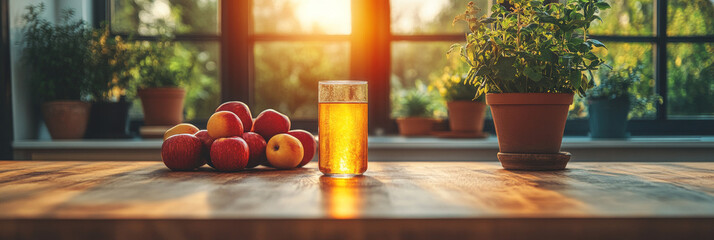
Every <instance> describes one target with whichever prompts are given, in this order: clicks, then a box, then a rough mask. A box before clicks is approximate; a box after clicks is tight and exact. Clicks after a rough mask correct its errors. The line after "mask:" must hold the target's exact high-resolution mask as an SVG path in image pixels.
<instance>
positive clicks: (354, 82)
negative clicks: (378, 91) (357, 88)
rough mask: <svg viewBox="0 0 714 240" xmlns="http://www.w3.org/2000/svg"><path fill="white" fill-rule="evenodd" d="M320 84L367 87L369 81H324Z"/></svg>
mask: <svg viewBox="0 0 714 240" xmlns="http://www.w3.org/2000/svg"><path fill="white" fill-rule="evenodd" d="M319 84H330V85H362V84H364V85H366V84H367V81H362V80H322V81H319Z"/></svg>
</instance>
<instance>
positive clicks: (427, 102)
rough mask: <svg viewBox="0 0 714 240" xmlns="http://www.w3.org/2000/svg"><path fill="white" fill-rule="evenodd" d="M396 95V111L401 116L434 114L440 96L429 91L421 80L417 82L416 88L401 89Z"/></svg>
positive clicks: (428, 115) (428, 116) (426, 116)
mask: <svg viewBox="0 0 714 240" xmlns="http://www.w3.org/2000/svg"><path fill="white" fill-rule="evenodd" d="M394 97H395V101H394V102H396V103H397V106H396V108H395V111H396V115H397V116H399V117H425V118H431V117H433V116H434V109H435V107H436V105H435V103H436V102H437V98H438V96H436V95H435V94H433V93H432V92H431V91H429V90H428V88H427V87H426V85H424V84H423V83H422V82H421V81H417V82H416V88H413V89H411V90H404V91H401V92H399V93H398V94H396V95H395V96H394Z"/></svg>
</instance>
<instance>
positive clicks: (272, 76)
mask: <svg viewBox="0 0 714 240" xmlns="http://www.w3.org/2000/svg"><path fill="white" fill-rule="evenodd" d="M490 1H491V0H474V2H475V5H476V6H477V7H479V8H482V9H484V10H490V8H488V7H489V6H490V5H489V4H488V2H490ZM111 2H112V5H113V7H114V8H113V9H114V11H113V13H112V23H113V29H114V30H115V31H118V32H124V33H136V34H139V35H142V34H148V35H152V34H154V33H157V34H158V30H152V29H153V28H152V26H153V25H155V24H154V23H155V22H156V21H166V22H167V23H168V24H169V25H171V26H175V28H173V30H172V31H173V32H176V33H217V32H219V31H218V26H219V25H218V21H217V19H218V17H217V16H218V15H217V13H218V11H217V5H218V4H216V3H217V1H216V0H205V1H195V0H169V1H151V0H112V1H111ZM161 2H167V3H168V5H169V6H170V11H169V12H170V14H168V15H165V16H162V17H161V18H158V17H155V15H156V14H152V12H151V9H152V6H154V5H157V4H159V3H161ZM435 2H438V3H442V4H441V5H439V4H437V3H435ZM466 2H468V0H445V1H436V0H422V1H419V0H403V1H396V0H392V1H391V4H392V6H391V13H392V21H391V22H392V26H391V29H392V32H393V34H397V35H401V34H407V35H408V34H426V35H428V34H444V33H446V34H449V33H457V34H460V33H462V32H463V31H464V30H466V31H468V29H467V28H466V27H465V25H466V24H457V25H456V26H452V24H451V23H452V20H453V16H455V15H457V14H459V13H463V12H464V7H465V4H466ZM607 2H608V3H609V4H610V5H611V6H612V8H611V9H608V10H607V11H602V12H601V13H600V17H601V18H602V19H603V21H602V22H600V21H597V20H596V21H594V22H592V26H591V28H590V30H591V31H590V32H591V33H592V34H597V35H640V36H653V35H654V17H653V16H654V12H655V11H654V4H653V0H627V1H619V0H617V1H615V0H608V1H607ZM667 2H668V15H667V22H668V28H667V30H668V34H670V36H675V35H676V36H689V35H704V34H712V33H714V4H712V2H711V1H710V0H669V1H667ZM298 3H299V2H298V1H280V0H256V1H254V9H253V11H254V12H255V13H254V14H255V25H254V26H255V28H256V29H263V30H262V31H263V32H271V33H272V32H276V31H278V30H280V31H282V30H284V29H285V28H286V26H287V28H290V29H291V31H293V32H299V33H306V32H309V33H321V32H315V31H312V28H311V29H294V28H295V27H300V24H299V23H298V17H299V16H298V15H297V13H296V12H297V10H296V9H298V8H297V7H296V6H297V5H296V4H298ZM424 3H429V4H432V5H424V6H434V5H436V7H432V9H434V11H436V14H435V15H424V14H423V12H424V11H425V10H424V9H426V8H427V7H410V6H415V5H418V4H424ZM140 13H142V16H143V15H149V16H152V17H151V18H146V17H144V18H141V17H140ZM479 14H486V16H487V17H488V16H490V12H489V11H481V12H480V13H479ZM395 24H400V25H395ZM271 29H274V30H271ZM315 29H317V28H315ZM604 43H605V44H606V45H607V49H605V48H595V49H593V53H595V55H597V56H599V57H601V58H602V59H603V60H604V61H605V63H606V64H608V65H611V66H613V67H615V68H627V67H634V66H636V65H641V66H642V74H641V78H642V80H641V81H639V82H638V83H635V84H634V85H633V86H632V88H631V90H630V91H631V92H632V93H633V94H635V95H636V96H635V97H637V98H646V97H649V96H651V95H653V94H654V86H655V80H654V62H653V57H654V54H653V51H654V44H652V43H650V42H643V43H641V42H604ZM450 45H451V42H450V41H419V42H414V41H394V42H392V45H391V46H392V48H391V49H392V51H391V66H390V67H391V69H392V75H391V76H390V86H391V89H390V92H391V93H392V94H391V95H397V94H398V93H397V92H400V91H402V90H405V89H411V88H415V85H416V82H417V81H422V82H424V83H426V84H427V85H431V84H432V83H433V82H434V81H437V80H438V79H439V77H441V76H442V75H443V73H444V70H445V68H444V66H449V63H448V59H446V58H445V57H444V52H446V51H447V50H448V49H449V46H450ZM667 47H668V53H667V55H668V59H667V67H668V74H667V79H666V80H667V81H668V95H667V101H668V103H667V104H668V105H667V106H668V107H667V109H668V110H667V111H668V114H670V115H672V114H676V115H678V116H682V117H692V116H714V105H713V104H706V103H709V102H714V92H712V91H713V89H714V87H712V85H714V81H712V80H711V79H713V78H710V77H706V76H707V73H708V72H712V70H711V69H714V67H713V66H712V64H711V63H712V62H713V61H714V58H712V57H711V55H710V54H708V53H709V52H714V50H713V49H714V44H712V43H696V44H690V43H673V44H669V45H668V46H667ZM177 48H178V50H177V52H180V51H187V52H189V53H192V54H194V55H196V56H197V57H196V58H182V57H178V56H174V57H173V58H172V59H171V61H189V60H191V59H194V60H198V62H196V63H195V65H194V68H195V69H194V74H192V77H191V79H190V80H189V82H187V83H184V84H183V85H184V87H186V88H187V90H188V93H187V94H188V95H187V98H186V116H187V119H195V118H199V119H200V118H204V119H205V118H207V116H210V114H211V111H212V110H213V107H211V106H216V105H217V104H219V103H220V84H219V79H218V72H219V71H220V69H219V68H218V67H217V66H220V64H219V62H218V61H219V59H220V48H219V47H218V43H217V42H212V41H203V42H185V41H184V42H179V43H177ZM287 51H289V52H287ZM349 51H350V48H349V43H348V42H334V44H333V43H330V44H324V42H320V43H314V42H279V41H278V42H269V43H268V42H258V43H256V47H255V78H256V79H255V85H254V87H255V88H254V91H255V96H256V99H255V104H256V105H258V106H261V107H260V108H263V107H265V106H279V108H280V109H279V110H280V111H281V112H286V113H288V114H289V115H291V117H293V116H300V117H299V118H300V119H314V118H315V117H316V116H317V115H316V106H315V104H314V101H313V100H311V99H313V97H312V96H311V95H310V94H313V95H316V92H314V91H315V90H314V89H316V87H314V89H313V88H309V87H301V90H303V91H304V92H301V93H297V91H291V89H293V88H294V87H295V86H298V85H299V86H310V84H315V85H314V86H316V82H317V81H318V80H319V79H329V78H333V79H334V78H345V77H348V76H349V72H350V69H349ZM303 56H309V57H310V59H312V60H310V61H308V62H305V61H303ZM288 64H290V65H294V66H299V67H300V69H302V70H300V71H290V70H289V69H292V68H288V67H281V66H283V65H288ZM275 66H278V67H275ZM593 74H594V75H595V83H597V82H598V81H599V79H598V75H599V74H596V73H593ZM588 75H589V74H586V76H588ZM300 84H305V85H300ZM392 99H394V98H392ZM134 106H135V107H136V106H137V104H134ZM392 106H393V107H396V106H397V104H396V103H395V102H392ZM586 108H587V105H586V104H584V101H583V100H582V99H580V98H578V97H577V96H576V103H575V105H574V106H573V109H572V111H571V117H572V118H584V117H587V109H586ZM632 111H637V110H636V109H633V110H632ZM138 112H141V111H140V109H139V110H138ZM638 115H640V116H643V117H644V118H648V119H649V118H653V117H654V116H655V109H654V108H648V109H646V110H644V112H641V113H638ZM135 117H136V116H135Z"/></svg>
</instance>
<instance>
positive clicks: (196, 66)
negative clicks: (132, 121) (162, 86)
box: [110, 0, 221, 120]
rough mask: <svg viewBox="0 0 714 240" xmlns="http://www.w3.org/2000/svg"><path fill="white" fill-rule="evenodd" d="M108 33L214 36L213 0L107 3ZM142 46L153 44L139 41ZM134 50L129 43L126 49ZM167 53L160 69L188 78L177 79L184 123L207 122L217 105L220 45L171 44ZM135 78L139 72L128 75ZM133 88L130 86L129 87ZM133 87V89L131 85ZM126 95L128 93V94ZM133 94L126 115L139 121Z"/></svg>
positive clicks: (215, 14)
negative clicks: (179, 70)
mask: <svg viewBox="0 0 714 240" xmlns="http://www.w3.org/2000/svg"><path fill="white" fill-rule="evenodd" d="M110 4H112V6H113V7H112V9H113V11H112V13H111V14H112V18H111V24H112V31H113V33H114V34H126V35H130V36H131V35H134V36H175V35H176V34H197V33H200V34H218V32H219V25H218V1H217V0H202V1H196V0H169V1H153V0H112V1H110ZM139 44H140V45H142V46H148V45H154V46H156V45H158V44H159V43H156V42H141V43H139ZM134 45H136V43H132V44H131V46H134ZM168 45H170V46H171V49H170V50H166V49H165V50H166V54H167V55H166V56H164V57H166V58H165V64H167V65H172V66H187V67H191V68H190V69H188V71H189V74H188V78H186V79H183V80H180V81H181V82H180V83H179V86H180V87H183V88H185V89H186V100H185V104H184V106H185V107H184V112H185V118H186V119H187V120H195V119H198V120H200V119H204V120H205V119H208V117H209V116H211V114H212V113H213V112H214V110H215V109H216V106H218V105H219V104H220V103H221V92H220V89H221V88H220V86H221V84H220V79H219V78H218V77H219V72H220V62H219V59H220V46H219V42H218V41H200V42H189V41H175V40H174V41H172V42H171V43H169V44H168ZM132 74H134V75H137V74H138V72H136V71H133V73H132ZM130 85H133V84H130ZM132 87H134V86H132ZM130 90H131V89H130ZM134 94H135V91H133V90H131V91H127V96H129V98H130V99H133V101H134V104H132V109H131V110H130V116H131V117H132V118H141V114H142V110H141V104H140V103H139V102H138V101H139V100H138V98H135V97H134V96H133V95H134Z"/></svg>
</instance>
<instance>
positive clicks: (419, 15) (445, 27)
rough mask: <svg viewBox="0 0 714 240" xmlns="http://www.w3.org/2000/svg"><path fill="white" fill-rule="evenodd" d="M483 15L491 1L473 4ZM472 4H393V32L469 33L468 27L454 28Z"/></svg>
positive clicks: (456, 0) (413, 0)
mask: <svg viewBox="0 0 714 240" xmlns="http://www.w3.org/2000/svg"><path fill="white" fill-rule="evenodd" d="M471 1H473V2H474V3H475V4H476V6H477V7H479V8H481V9H482V13H487V12H488V10H489V0H471ZM468 2H469V1H468V0H392V1H390V5H391V6H390V11H391V24H392V26H391V28H392V32H393V33H396V34H434V33H465V32H466V31H467V30H468V28H467V27H466V26H465V25H464V24H459V25H456V26H452V22H453V20H454V16H456V15H458V14H461V13H463V12H464V11H465V10H466V4H467V3H468Z"/></svg>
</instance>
